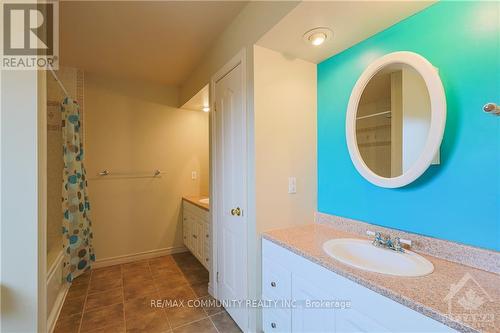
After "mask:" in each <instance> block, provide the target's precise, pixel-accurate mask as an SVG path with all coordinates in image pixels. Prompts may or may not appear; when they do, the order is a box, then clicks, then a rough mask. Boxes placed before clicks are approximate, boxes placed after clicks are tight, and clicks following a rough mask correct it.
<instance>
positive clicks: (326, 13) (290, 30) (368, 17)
mask: <svg viewBox="0 0 500 333" xmlns="http://www.w3.org/2000/svg"><path fill="white" fill-rule="evenodd" d="M435 2H436V1H415V0H399V1H377V0H372V1H324V2H323V1H321V2H319V1H318V2H316V1H306V2H302V3H300V4H299V5H298V6H297V7H295V8H294V9H293V10H292V11H290V13H288V15H286V16H285V17H284V18H283V19H282V20H281V21H280V22H278V24H276V25H275V26H274V27H273V28H272V29H271V30H269V31H268V32H267V33H266V34H265V35H264V36H263V37H262V38H261V39H260V40H259V41H258V42H257V44H258V45H260V46H263V47H266V48H268V49H272V50H275V51H279V52H281V53H283V54H285V55H287V56H290V57H295V58H300V59H304V60H308V61H311V62H313V63H319V62H321V61H323V60H325V59H327V58H329V57H331V56H332V55H335V54H337V53H339V52H341V51H343V50H345V49H347V48H349V47H351V46H352V45H354V44H357V43H359V42H360V41H362V40H364V39H366V38H368V37H370V36H372V35H374V34H376V33H378V32H380V31H382V30H384V29H386V28H388V27H390V26H391V25H393V24H395V23H397V22H399V21H401V20H403V19H405V18H407V17H409V16H411V15H413V14H415V13H417V12H419V11H421V10H422V9H424V8H426V7H428V6H430V5H432V4H433V3H435ZM316 27H327V28H329V29H330V30H332V31H333V38H331V39H327V40H326V41H325V42H324V43H323V44H322V45H321V46H319V47H317V46H316V47H315V46H312V45H310V44H308V43H306V42H305V41H304V40H303V38H302V37H303V35H304V33H305V32H306V31H308V30H311V29H313V28H316Z"/></svg>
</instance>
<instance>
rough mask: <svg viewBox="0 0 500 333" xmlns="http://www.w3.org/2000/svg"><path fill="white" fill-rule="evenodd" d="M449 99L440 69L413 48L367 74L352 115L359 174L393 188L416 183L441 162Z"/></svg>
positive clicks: (349, 127)
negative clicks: (440, 75) (432, 166)
mask: <svg viewBox="0 0 500 333" xmlns="http://www.w3.org/2000/svg"><path fill="white" fill-rule="evenodd" d="M445 122H446V100H445V94H444V89H443V85H442V83H441V80H440V78H439V75H438V72H437V69H435V68H434V67H433V66H432V64H431V63H430V62H429V61H427V60H426V59H425V58H423V57H422V56H420V55H418V54H416V53H412V52H395V53H391V54H388V55H385V56H383V57H381V58H379V59H377V60H376V61H374V62H373V63H372V64H370V65H369V66H368V68H367V69H366V70H365V71H364V72H363V73H362V75H361V77H360V78H359V79H358V81H357V82H356V85H355V86H354V89H353V91H352V94H351V97H350V100H349V105H348V109H347V118H346V139H347V145H348V148H349V154H350V155H351V159H352V161H353V164H354V166H355V167H356V169H357V170H358V172H359V173H360V174H361V175H362V176H363V177H365V178H366V179H367V180H368V181H370V182H371V183H373V184H375V185H378V186H381V187H387V188H394V187H401V186H404V185H407V184H409V183H411V182H413V181H414V180H415V179H417V178H418V177H419V176H420V175H422V173H424V172H425V170H427V168H428V167H429V165H431V164H432V163H433V162H434V163H436V164H437V163H439V147H440V145H441V140H442V138H443V133H444V127H445Z"/></svg>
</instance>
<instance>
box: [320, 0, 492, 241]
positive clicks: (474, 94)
mask: <svg viewBox="0 0 500 333" xmlns="http://www.w3.org/2000/svg"><path fill="white" fill-rule="evenodd" d="M498 6H500V2H455V1H453V2H440V3H437V4H435V5H433V6H431V7H429V8H427V9H425V10H424V11H422V12H420V13H418V14H416V15H414V16H412V17H409V18H407V19H406V20H404V21H401V22H399V23H398V24H396V25H394V26H392V27H390V28H389V29H387V30H384V31H382V32H380V33H378V34H377V35H374V36H372V37H371V38H369V39H366V40H364V41H362V42H361V43H359V44H356V45H354V46H353V47H351V48H349V49H347V50H345V51H343V52H342V53H340V54H338V55H335V56H333V57H331V58H329V59H327V60H325V61H323V62H322V63H320V64H319V65H318V211H320V212H323V213H327V214H333V215H338V216H343V217H348V218H353V219H358V220H362V221H366V222H369V223H373V224H377V225H382V226H387V227H390V228H397V229H401V230H406V231H410V232H414V233H419V234H423V235H427V236H432V237H437V238H443V239H447V240H451V241H456V242H460V243H465V244H469V245H473V246H478V247H483V248H488V249H494V250H500V202H499V195H500V117H495V116H491V115H487V114H485V113H483V112H482V106H483V105H484V104H485V103H486V102H496V103H499V104H500V69H499V67H500V51H499V48H500V47H499V43H500V32H499V26H500V20H499V13H500V10H499V8H498ZM395 51H412V52H416V53H419V54H421V55H422V56H424V57H426V58H427V59H428V60H429V61H430V62H431V63H432V64H433V65H434V66H435V67H437V68H439V75H440V76H441V80H442V81H443V85H444V88H445V92H446V100H447V104H448V109H447V112H448V117H447V120H446V130H445V135H444V139H443V142H442V145H441V164H440V165H438V166H431V167H430V168H429V169H428V170H427V171H426V172H425V173H424V174H423V175H422V176H421V177H420V178H419V179H418V180H417V181H415V182H414V183H412V184H410V185H408V186H405V187H403V188H399V189H384V188H380V187H377V186H375V185H372V184H371V183H369V182H368V181H367V180H365V179H364V178H363V177H362V176H361V175H360V174H359V173H358V172H357V171H356V169H355V168H354V165H353V164H352V162H351V159H350V157H349V152H348V149H347V144H346V140H345V118H346V109H347V103H348V101H349V97H350V94H351V90H352V88H353V86H354V84H355V83H356V80H357V79H358V77H359V76H360V75H361V73H362V72H363V70H364V69H365V68H366V67H367V66H368V64H369V63H370V62H371V61H373V60H374V59H376V58H378V57H380V56H382V55H384V54H387V53H390V52H395Z"/></svg>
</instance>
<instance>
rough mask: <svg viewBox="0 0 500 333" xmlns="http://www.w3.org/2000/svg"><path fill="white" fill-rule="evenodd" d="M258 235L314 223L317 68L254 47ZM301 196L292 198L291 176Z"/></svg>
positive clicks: (295, 195) (298, 194)
mask: <svg viewBox="0 0 500 333" xmlns="http://www.w3.org/2000/svg"><path fill="white" fill-rule="evenodd" d="M254 52H255V54H254V71H255V76H254V102H255V172H256V208H257V213H256V214H257V229H258V231H264V230H269V229H272V228H279V227H284V226H289V225H297V224H305V223H312V222H313V218H314V212H315V210H316V65H315V64H313V63H310V62H307V61H304V60H300V59H288V58H286V57H285V56H283V55H282V54H280V53H278V52H275V51H272V50H269V49H266V48H263V47H260V46H255V47H254ZM291 176H293V177H296V178H297V193H296V194H288V177H291Z"/></svg>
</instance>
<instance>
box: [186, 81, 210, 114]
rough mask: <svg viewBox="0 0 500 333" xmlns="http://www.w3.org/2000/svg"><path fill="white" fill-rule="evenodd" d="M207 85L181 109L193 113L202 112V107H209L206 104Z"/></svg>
mask: <svg viewBox="0 0 500 333" xmlns="http://www.w3.org/2000/svg"><path fill="white" fill-rule="evenodd" d="M208 91H209V90H208V84H207V85H206V86H204V87H203V88H202V89H201V90H200V91H198V93H196V95H194V96H193V97H191V99H190V100H189V101H187V102H186V103H185V104H184V105H183V106H181V108H183V109H188V110H194V111H202V110H203V107H205V106H209V105H210V104H209V103H208Z"/></svg>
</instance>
